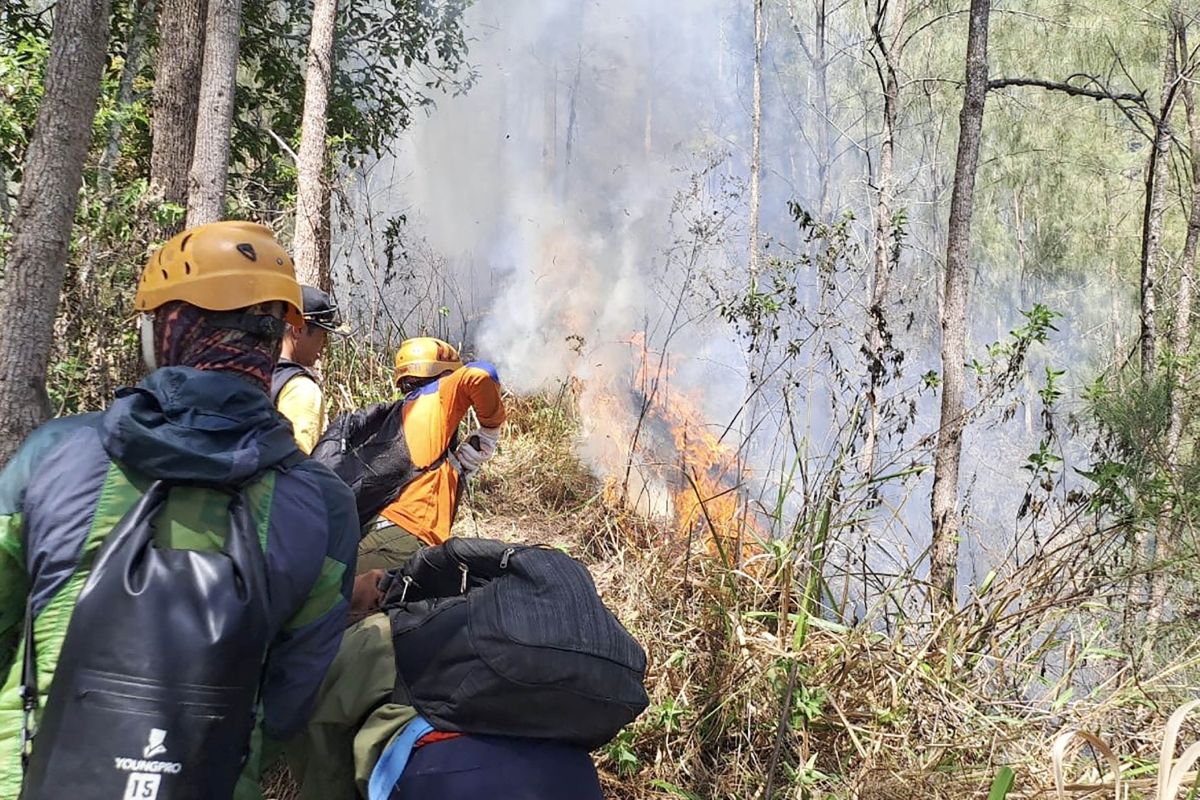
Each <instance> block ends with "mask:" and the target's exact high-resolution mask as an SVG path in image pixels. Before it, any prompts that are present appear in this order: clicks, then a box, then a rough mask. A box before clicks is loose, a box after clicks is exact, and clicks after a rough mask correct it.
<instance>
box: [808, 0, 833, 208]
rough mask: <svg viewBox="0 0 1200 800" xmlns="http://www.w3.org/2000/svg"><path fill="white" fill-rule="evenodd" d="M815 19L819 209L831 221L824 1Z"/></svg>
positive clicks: (819, 1)
mask: <svg viewBox="0 0 1200 800" xmlns="http://www.w3.org/2000/svg"><path fill="white" fill-rule="evenodd" d="M816 15H817V19H816V41H815V42H814V44H813V54H814V55H815V56H816V59H815V63H814V64H813V80H814V81H816V84H817V113H818V114H819V115H820V117H821V119H820V120H819V121H818V125H817V150H818V153H817V183H818V186H817V192H818V195H817V198H818V199H817V207H818V208H819V209H820V210H821V219H823V220H828V219H829V217H830V215H831V213H832V211H833V209H832V208H831V207H830V202H829V183H830V173H831V171H832V169H833V121H832V120H831V119H830V117H829V115H830V110H829V56H828V55H827V52H828V39H829V35H828V22H829V18H828V15H827V14H826V10H825V0H817V4H816Z"/></svg>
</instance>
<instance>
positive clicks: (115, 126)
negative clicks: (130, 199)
mask: <svg viewBox="0 0 1200 800" xmlns="http://www.w3.org/2000/svg"><path fill="white" fill-rule="evenodd" d="M153 13H154V0H137V3H136V4H135V5H134V8H133V14H132V19H131V20H130V22H129V41H128V42H126V44H125V63H124V65H122V67H121V82H120V83H119V84H118V87H117V111H118V113H117V114H116V115H115V116H114V118H113V121H112V125H111V126H109V129H108V142H107V143H106V144H105V146H104V152H103V153H102V154H101V156H100V164H99V175H98V184H99V187H100V190H101V191H108V188H109V187H110V186H111V185H112V174H113V168H114V167H115V166H116V163H117V158H118V157H119V156H120V154H121V133H122V132H123V131H124V130H125V123H126V120H125V119H124V112H125V111H126V109H128V108H129V106H130V105H132V103H133V79H134V78H136V77H137V74H138V70H139V69H141V64H142V49H143V48H144V47H145V45H146V27H147V26H146V22H147V20H148V18H149V17H150V16H151V15H152V14H153Z"/></svg>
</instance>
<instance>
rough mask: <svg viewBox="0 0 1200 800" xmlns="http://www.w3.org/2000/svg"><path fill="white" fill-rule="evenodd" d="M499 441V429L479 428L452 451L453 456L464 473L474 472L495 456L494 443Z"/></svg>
mask: <svg viewBox="0 0 1200 800" xmlns="http://www.w3.org/2000/svg"><path fill="white" fill-rule="evenodd" d="M499 441H500V429H499V428H480V429H479V430H477V431H472V432H471V433H470V434H468V435H467V438H466V440H465V441H463V442H462V444H460V445H459V446H458V449H457V450H455V451H454V456H455V458H457V459H458V463H459V464H461V465H462V468H463V471H464V472H474V471H475V470H477V469H479V468H480V467H482V466H483V462H485V461H487V460H488V459H489V458H491V457H492V456H494V455H495V454H496V443H497V442H499Z"/></svg>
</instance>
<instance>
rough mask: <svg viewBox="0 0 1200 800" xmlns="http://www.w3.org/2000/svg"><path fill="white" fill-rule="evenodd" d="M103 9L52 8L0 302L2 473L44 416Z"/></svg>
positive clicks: (88, 2) (105, 17) (103, 0)
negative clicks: (0, 304) (0, 309)
mask: <svg viewBox="0 0 1200 800" xmlns="http://www.w3.org/2000/svg"><path fill="white" fill-rule="evenodd" d="M108 26H109V2H108V0H59V2H58V4H57V5H56V6H55V9H54V29H53V32H52V33H51V36H50V58H49V61H48V62H47V64H46V78H45V94H44V95H43V97H42V103H41V106H40V107H39V108H38V117H37V122H36V124H35V125H34V128H33V135H32V138H31V139H30V141H29V149H28V150H26V152H25V163H24V168H23V170H22V175H23V176H24V179H23V182H22V184H21V194H20V197H19V198H18V199H17V210H16V213H15V214H14V215H13V224H12V242H11V244H10V245H9V251H8V261H7V267H6V270H5V273H4V281H3V288H2V290H0V294H2V295H3V297H4V300H5V306H6V307H5V310H4V313H3V314H0V364H3V365H4V369H3V371H0V465H3V464H5V463H7V462H8V460H9V458H10V457H11V456H12V454H13V453H14V452H15V451H16V449H17V448H18V447H19V446H20V444H21V441H22V440H23V439H24V438H25V436H26V435H28V433H29V432H30V431H31V430H33V428H34V427H36V426H37V425H38V423H40V422H41V421H42V420H44V419H45V418H46V417H47V416H48V415H49V408H48V405H49V403H48V401H47V399H46V368H47V364H48V362H49V360H50V347H51V343H52V340H53V331H54V316H55V312H56V311H57V309H58V295H59V292H60V291H61V290H62V283H63V276H64V275H65V273H66V261H67V249H68V246H69V245H70V242H71V225H72V222H73V221H74V217H75V208H76V206H77V205H78V203H79V186H80V183H81V182H82V179H83V162H84V159H85V158H86V157H87V150H88V144H89V143H90V141H91V134H92V120H93V118H94V117H95V116H96V101H97V99H98V97H99V94H100V75H101V71H102V70H103V68H104V63H105V60H106V58H107V55H108V52H107V48H108Z"/></svg>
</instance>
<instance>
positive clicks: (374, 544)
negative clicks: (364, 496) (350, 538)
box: [357, 518, 425, 575]
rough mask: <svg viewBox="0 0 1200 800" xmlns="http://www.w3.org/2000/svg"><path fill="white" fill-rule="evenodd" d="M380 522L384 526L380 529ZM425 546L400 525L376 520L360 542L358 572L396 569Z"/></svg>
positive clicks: (368, 526) (369, 526)
mask: <svg viewBox="0 0 1200 800" xmlns="http://www.w3.org/2000/svg"><path fill="white" fill-rule="evenodd" d="M379 522H382V523H384V524H383V525H382V526H381V527H380V526H378V523H379ZM424 546H425V543H424V542H422V541H421V540H420V539H418V538H417V537H416V536H413V535H412V534H411V533H409V532H408V531H406V530H404V528H401V527H400V526H399V525H394V524H391V523H388V522H387V521H386V520H384V519H382V518H376V520H375V521H372V522H371V523H369V524H368V525H367V535H366V536H364V537H363V539H362V541H361V542H359V545H358V569H357V572H358V574H359V575H361V574H362V573H364V572H370V571H371V570H373V569H395V568H396V567H399V566H401V565H402V564H404V562H406V561H408V560H409V559H410V558H412V557H413V555H415V554H416V552H417V551H418V550H420V549H421V548H422V547H424Z"/></svg>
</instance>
